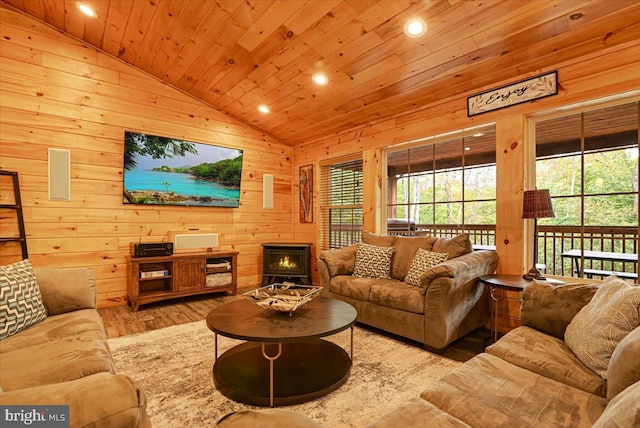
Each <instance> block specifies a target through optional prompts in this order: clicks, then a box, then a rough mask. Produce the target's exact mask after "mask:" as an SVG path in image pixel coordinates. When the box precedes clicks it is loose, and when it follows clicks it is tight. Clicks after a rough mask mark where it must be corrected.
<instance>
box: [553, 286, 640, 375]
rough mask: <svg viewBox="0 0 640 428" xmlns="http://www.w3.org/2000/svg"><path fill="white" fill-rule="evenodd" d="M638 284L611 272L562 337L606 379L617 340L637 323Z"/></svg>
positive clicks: (639, 294)
mask: <svg viewBox="0 0 640 428" xmlns="http://www.w3.org/2000/svg"><path fill="white" fill-rule="evenodd" d="M639 311H640V286H634V285H632V284H629V283H628V282H625V281H623V280H621V279H619V278H617V277H615V276H610V277H609V278H607V279H606V280H605V281H604V282H603V283H602V286H600V288H599V289H598V291H596V294H595V295H594V296H593V298H592V299H591V302H589V303H588V304H587V305H586V306H584V307H583V308H582V309H581V310H580V312H578V313H577V314H576V316H575V317H573V319H572V320H571V323H569V326H568V327H567V330H566V331H565V333H564V340H565V342H566V343H567V346H569V349H571V350H572V351H573V353H574V354H576V357H578V359H579V360H580V361H582V363H583V364H584V365H585V366H587V367H589V368H590V369H591V370H593V371H594V372H596V373H597V374H598V375H600V377H601V378H602V379H604V380H606V379H607V367H609V361H610V360H611V354H613V351H614V349H615V348H616V346H618V343H620V341H621V340H622V339H624V337H625V336H626V335H627V334H629V333H630V332H631V331H632V330H633V329H635V328H636V327H638V325H640V313H639Z"/></svg>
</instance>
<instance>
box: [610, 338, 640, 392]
mask: <svg viewBox="0 0 640 428" xmlns="http://www.w3.org/2000/svg"><path fill="white" fill-rule="evenodd" d="M607 371H608V374H607V400H611V399H613V397H615V396H616V395H618V394H619V393H620V391H623V390H624V389H625V388H627V387H628V386H629V385H632V384H634V383H636V382H640V327H637V328H635V329H634V330H633V331H632V332H631V333H629V334H627V336H626V337H625V338H624V339H622V340H621V341H620V343H619V344H618V346H616V349H615V350H614V351H613V354H611V361H609V368H608V369H607Z"/></svg>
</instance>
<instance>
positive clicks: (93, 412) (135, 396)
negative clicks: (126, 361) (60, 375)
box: [2, 373, 151, 428]
mask: <svg viewBox="0 0 640 428" xmlns="http://www.w3.org/2000/svg"><path fill="white" fill-rule="evenodd" d="M26 403H29V404H31V405H34V404H46V405H49V406H50V405H66V406H69V420H68V421H66V422H65V423H66V424H67V425H66V426H68V427H87V428H88V427H92V428H98V427H146V428H150V427H151V423H150V421H149V417H148V416H147V413H146V408H147V399H146V397H145V394H144V392H143V391H142V389H140V387H139V385H138V384H137V383H136V382H134V381H133V380H132V379H131V378H129V377H128V376H125V375H113V374H111V373H98V374H95V375H91V376H86V377H83V378H80V379H76V380H73V381H70V382H60V383H54V384H50V385H44V386H39V387H33V388H22V389H16V390H14V391H10V392H5V393H4V394H2V404H3V405H25V404H26ZM56 425H57V424H56ZM62 425H63V426H64V424H62ZM14 426H15V425H14ZM31 426H32V427H37V426H41V427H42V426H54V424H53V423H52V424H48V423H45V424H39V423H35V424H32V425H31ZM58 426H60V425H58Z"/></svg>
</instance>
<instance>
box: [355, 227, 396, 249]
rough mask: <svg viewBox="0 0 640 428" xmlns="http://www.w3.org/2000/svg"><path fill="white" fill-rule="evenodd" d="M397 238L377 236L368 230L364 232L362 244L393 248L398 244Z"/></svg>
mask: <svg viewBox="0 0 640 428" xmlns="http://www.w3.org/2000/svg"><path fill="white" fill-rule="evenodd" d="M396 238H397V237H396V236H394V235H376V234H375V233H371V232H367V231H366V230H363V231H362V242H364V243H365V244H369V245H376V246H378V247H393V245H394V244H395V243H396Z"/></svg>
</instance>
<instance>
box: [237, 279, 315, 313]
mask: <svg viewBox="0 0 640 428" xmlns="http://www.w3.org/2000/svg"><path fill="white" fill-rule="evenodd" d="M320 290H322V287H314V286H313V285H299V284H293V283H290V282H284V283H276V284H271V285H267V286H264V287H260V288H258V289H256V290H251V291H248V292H246V293H243V294H242V295H243V296H246V297H248V298H249V300H251V301H252V302H253V303H255V304H256V305H258V306H261V307H263V308H267V309H273V310H274V311H280V312H289V313H291V312H294V311H295V310H296V309H298V308H299V307H301V306H303V305H305V304H307V303H309V302H310V301H311V300H312V299H313V298H314V297H316V296H317V295H318V294H320Z"/></svg>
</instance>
